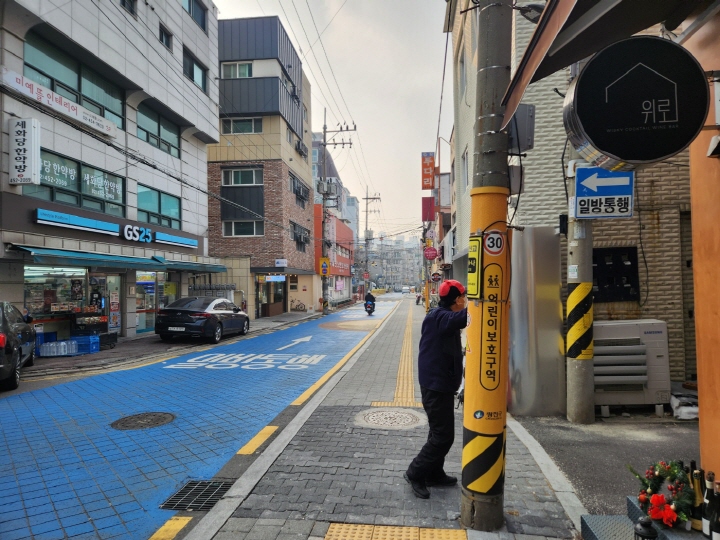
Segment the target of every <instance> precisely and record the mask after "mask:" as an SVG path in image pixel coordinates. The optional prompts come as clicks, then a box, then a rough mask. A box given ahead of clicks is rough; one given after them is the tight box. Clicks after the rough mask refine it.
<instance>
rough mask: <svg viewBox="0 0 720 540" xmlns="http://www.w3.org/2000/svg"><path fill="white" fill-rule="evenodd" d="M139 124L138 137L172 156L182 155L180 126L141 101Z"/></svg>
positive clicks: (138, 116)
mask: <svg viewBox="0 0 720 540" xmlns="http://www.w3.org/2000/svg"><path fill="white" fill-rule="evenodd" d="M137 125H138V129H137V136H138V139H141V140H143V141H145V142H148V143H150V144H152V145H153V146H155V147H156V148H159V149H160V150H162V151H163V152H167V153H168V154H170V155H171V156H175V157H180V128H179V127H178V126H176V125H175V124H173V123H172V122H171V121H170V120H167V119H166V118H163V117H162V116H160V115H159V114H158V113H156V112H155V111H153V110H152V109H151V108H150V107H148V106H147V105H145V104H143V103H141V104H140V106H139V107H138V109H137Z"/></svg>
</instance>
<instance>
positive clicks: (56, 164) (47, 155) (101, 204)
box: [23, 150, 125, 217]
mask: <svg viewBox="0 0 720 540" xmlns="http://www.w3.org/2000/svg"><path fill="white" fill-rule="evenodd" d="M40 157H41V160H42V165H41V169H40V185H24V186H23V195H27V196H29V197H35V198H38V199H44V200H46V201H53V202H59V203H63V204H69V205H72V206H77V207H80V208H85V209H86V210H95V211H97V212H103V213H105V214H109V215H111V216H117V217H123V216H125V179H124V178H122V177H120V176H115V175H114V174H111V173H108V172H105V171H102V170H100V169H96V168H94V167H90V166H89V165H85V164H84V163H81V162H78V161H74V160H72V159H68V158H66V157H63V156H60V155H58V154H53V153H51V152H47V151H46V150H42V151H41V152H40Z"/></svg>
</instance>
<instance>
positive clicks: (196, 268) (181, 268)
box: [153, 255, 227, 274]
mask: <svg viewBox="0 0 720 540" xmlns="http://www.w3.org/2000/svg"><path fill="white" fill-rule="evenodd" d="M153 259H154V260H156V261H158V262H160V263H162V264H164V265H165V268H166V269H167V270H174V271H176V272H192V273H194V274H207V273H218V272H227V268H226V267H225V266H223V265H222V264H206V263H196V262H190V261H170V260H168V259H166V258H164V257H160V256H159V255H155V256H153Z"/></svg>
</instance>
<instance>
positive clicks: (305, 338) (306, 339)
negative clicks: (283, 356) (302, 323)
mask: <svg viewBox="0 0 720 540" xmlns="http://www.w3.org/2000/svg"><path fill="white" fill-rule="evenodd" d="M311 339H312V336H305V337H303V338H299V339H293V341H292V343H291V344H290V345H285V346H284V347H280V348H279V349H277V350H278V351H282V350H283V349H288V348H290V347H292V346H293V345H297V344H298V343H302V342H303V341H310V340H311Z"/></svg>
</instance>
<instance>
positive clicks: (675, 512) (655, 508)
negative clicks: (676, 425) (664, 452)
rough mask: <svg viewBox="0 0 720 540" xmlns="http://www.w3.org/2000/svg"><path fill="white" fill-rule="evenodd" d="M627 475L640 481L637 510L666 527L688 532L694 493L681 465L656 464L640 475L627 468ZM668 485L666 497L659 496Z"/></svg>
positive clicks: (676, 463) (662, 462)
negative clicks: (631, 475)
mask: <svg viewBox="0 0 720 540" xmlns="http://www.w3.org/2000/svg"><path fill="white" fill-rule="evenodd" d="M627 467H628V469H630V472H631V473H632V474H633V476H635V478H637V479H638V480H640V484H641V489H640V493H639V494H638V502H639V503H640V508H641V509H642V511H643V512H645V513H646V514H647V515H648V516H649V517H650V519H653V520H655V521H658V522H662V523H663V524H664V525H665V526H666V527H671V528H678V529H689V525H690V521H689V520H690V513H691V512H692V506H693V503H694V501H695V491H693V488H692V482H691V480H690V478H688V475H687V473H686V472H685V471H684V469H683V467H682V465H681V464H680V463H679V462H677V461H671V462H669V463H667V462H665V461H658V462H657V463H654V464H653V465H650V467H648V469H647V470H646V471H645V474H644V475H641V474H640V473H639V472H637V471H636V470H635V469H633V468H632V467H631V466H630V465H628V466H627ZM666 482H667V493H662V490H663V487H664V486H665V483H666Z"/></svg>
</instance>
